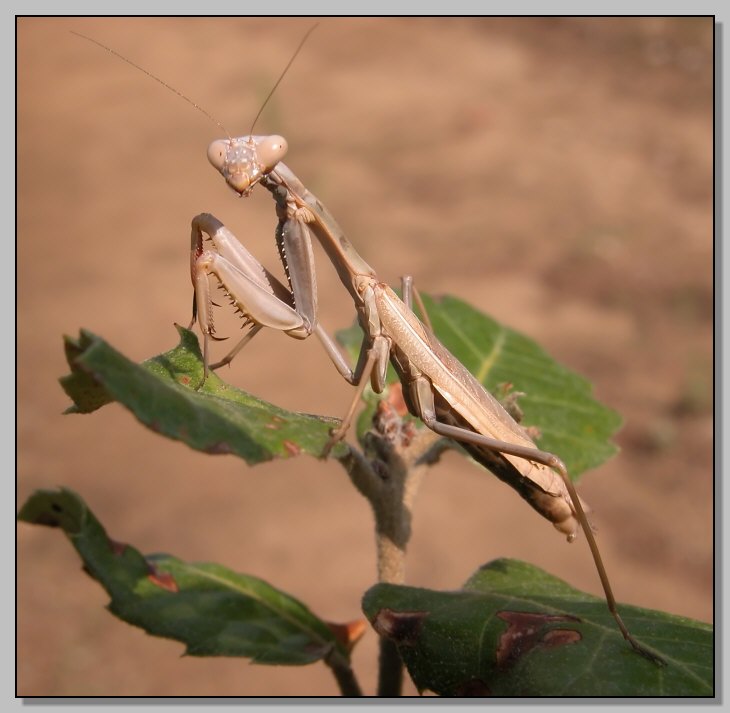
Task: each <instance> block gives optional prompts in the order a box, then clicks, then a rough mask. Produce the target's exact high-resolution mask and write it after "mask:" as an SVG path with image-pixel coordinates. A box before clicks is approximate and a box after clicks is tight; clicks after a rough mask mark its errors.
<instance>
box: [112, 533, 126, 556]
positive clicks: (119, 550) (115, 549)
mask: <svg viewBox="0 0 730 713" xmlns="http://www.w3.org/2000/svg"><path fill="white" fill-rule="evenodd" d="M109 546H110V547H111V548H112V554H114V555H116V556H117V557H120V556H121V555H123V554H124V551H125V550H126V549H127V547H129V545H128V544H127V543H126V542H117V541H116V540H112V538H111V537H110V538H109Z"/></svg>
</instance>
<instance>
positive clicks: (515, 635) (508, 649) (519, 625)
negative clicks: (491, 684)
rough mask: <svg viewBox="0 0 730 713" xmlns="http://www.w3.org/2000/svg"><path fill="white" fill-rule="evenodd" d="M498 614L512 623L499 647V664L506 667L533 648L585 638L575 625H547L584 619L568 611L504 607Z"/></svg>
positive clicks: (545, 647)
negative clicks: (540, 610) (542, 612)
mask: <svg viewBox="0 0 730 713" xmlns="http://www.w3.org/2000/svg"><path fill="white" fill-rule="evenodd" d="M497 616H498V617H499V618H500V619H502V620H503V621H506V622H507V623H508V624H509V626H508V627H507V630H506V631H505V632H504V633H503V634H502V636H501V637H500V639H499V646H498V647H497V666H498V667H499V668H501V669H503V670H504V669H508V668H511V667H512V666H514V665H515V663H517V661H518V660H519V659H520V658H521V657H522V656H524V655H525V654H527V653H529V652H530V651H532V650H533V649H536V648H537V649H539V648H542V649H552V648H555V647H556V646H564V645H565V644H574V643H576V642H578V641H580V640H581V634H580V632H578V631H577V630H575V629H546V627H547V626H548V625H549V624H552V623H554V622H564V621H580V619H578V618H577V617H574V616H570V615H568V614H539V613H536V612H518V611H501V612H498V613H497Z"/></svg>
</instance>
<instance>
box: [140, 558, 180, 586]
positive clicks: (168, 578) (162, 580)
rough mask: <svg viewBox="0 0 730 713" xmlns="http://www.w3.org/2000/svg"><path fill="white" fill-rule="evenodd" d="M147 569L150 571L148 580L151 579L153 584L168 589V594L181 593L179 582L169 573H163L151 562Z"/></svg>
mask: <svg viewBox="0 0 730 713" xmlns="http://www.w3.org/2000/svg"><path fill="white" fill-rule="evenodd" d="M147 568H148V569H149V574H148V575H147V579H149V580H150V582H152V584H156V585H157V586H158V587H161V588H162V589H166V590H167V591H168V592H179V591H180V587H178V586H177V582H176V581H175V578H174V577H173V576H172V575H171V574H169V573H168V572H161V571H160V570H159V569H157V567H155V565H153V564H152V563H151V562H148V563H147Z"/></svg>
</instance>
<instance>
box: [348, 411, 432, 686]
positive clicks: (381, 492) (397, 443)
mask: <svg viewBox="0 0 730 713" xmlns="http://www.w3.org/2000/svg"><path fill="white" fill-rule="evenodd" d="M382 403H383V402H381V404H382ZM373 425H374V433H373V436H374V437H373V438H371V439H370V441H369V442H368V446H369V450H372V451H373V452H374V454H375V458H373V459H367V458H365V456H364V455H363V454H361V453H358V452H357V451H353V452H352V453H351V458H350V459H349V461H348V462H345V465H346V467H347V469H348V473H349V475H350V478H351V480H352V482H353V483H354V485H355V486H356V487H357V489H358V490H359V491H360V492H361V493H362V494H363V495H364V496H365V497H366V498H367V499H368V501H369V502H370V505H371V507H372V509H373V514H374V515H375V537H376V544H377V570H378V582H381V583H389V584H404V583H405V572H406V566H405V555H406V548H407V546H408V542H409V540H410V537H411V520H412V515H411V508H412V506H413V502H414V500H415V496H416V492H417V491H418V486H419V485H420V482H421V479H422V477H423V475H424V473H425V469H426V463H427V462H431V460H433V458H434V457H437V456H434V455H433V454H434V452H435V451H434V444H435V443H436V442H437V441H438V437H437V436H435V434H433V433H432V432H431V431H428V430H426V429H415V428H413V427H412V424H405V423H403V421H402V420H401V419H400V417H399V416H397V415H394V413H393V411H392V410H388V409H387V408H383V409H379V411H378V413H377V414H376V417H375V418H374V419H373ZM409 426H410V427H409ZM429 453H431V456H430V457H429V455H428V454H429ZM402 688H403V662H402V661H401V658H400V654H399V653H398V648H397V646H396V644H395V643H394V642H393V641H392V640H390V639H387V638H385V637H382V636H381V638H380V656H379V661H378V691H377V695H378V696H381V697H397V696H400V695H401V693H402Z"/></svg>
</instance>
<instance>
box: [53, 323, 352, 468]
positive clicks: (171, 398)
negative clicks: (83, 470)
mask: <svg viewBox="0 0 730 713" xmlns="http://www.w3.org/2000/svg"><path fill="white" fill-rule="evenodd" d="M178 332H179V334H180V343H179V344H178V346H177V347H175V348H174V349H172V350H171V351H169V352H166V353H165V354H161V355H159V356H156V357H154V358H152V359H149V360H147V361H145V362H144V363H142V364H135V363H134V362H132V361H130V360H129V359H127V358H126V357H125V356H123V355H122V354H120V353H119V352H118V351H116V350H115V349H113V348H112V347H111V346H110V345H109V344H107V343H106V342H105V341H104V340H103V339H101V338H100V337H97V336H95V335H94V334H91V333H90V332H88V331H86V330H81V333H80V336H79V339H78V340H72V339H70V338H68V337H67V338H66V356H67V359H68V363H69V366H70V367H71V374H70V375H67V376H65V377H63V378H61V380H60V381H61V385H62V386H63V388H64V390H65V391H66V393H67V394H68V395H69V396H70V397H71V399H72V400H73V402H74V405H73V406H72V407H70V408H69V409H67V413H89V412H91V411H94V410H96V409H97V408H99V407H101V406H103V405H104V404H107V403H110V402H112V401H118V402H119V403H120V404H122V405H123V406H125V407H126V408H127V409H129V410H130V411H131V412H132V413H133V414H134V415H135V416H136V417H137V419H139V421H141V422H142V423H143V424H144V425H145V426H147V427H148V428H151V429H152V430H154V431H157V432H159V433H161V434H162V435H164V436H167V437H168V438H174V439H177V440H180V441H183V442H184V443H186V444H187V445H189V446H190V447H191V448H194V449H196V450H199V451H204V452H207V453H213V454H221V453H233V454H235V455H237V456H239V457H241V458H243V459H244V460H245V461H246V462H247V463H249V464H251V465H253V464H256V463H260V462H262V461H266V460H270V459H272V458H274V457H283V458H286V457H289V456H293V455H298V454H299V453H301V452H304V453H308V454H310V455H313V456H319V455H320V454H321V452H322V449H323V447H324V444H325V443H326V441H327V439H328V437H329V431H330V429H331V428H333V427H334V426H336V425H338V423H339V422H338V421H337V420H335V419H330V418H326V417H324V416H310V415H307V414H301V413H294V412H292V411H286V410H284V409H281V408H278V407H277V406H274V405H273V404H270V403H268V402H266V401H262V400H261V399H257V398H256V397H254V396H251V395H250V394H247V393H246V392H245V391H241V390H240V389H236V388H235V387H233V386H230V385H228V384H226V383H225V382H224V381H222V380H221V379H220V378H219V377H217V376H216V375H215V374H209V375H208V378H207V379H206V381H205V383H204V384H203V385H202V386H200V384H201V383H202V381H203V362H202V356H201V353H200V347H199V345H198V340H197V338H196V337H195V335H194V334H193V333H192V332H189V331H188V330H186V329H183V328H182V327H178ZM198 386H200V388H198V389H196V387H198ZM346 453H347V449H346V446H344V445H342V444H338V445H337V446H335V448H334V449H333V455H334V456H335V457H343V456H344V455H345V454H346Z"/></svg>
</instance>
